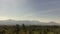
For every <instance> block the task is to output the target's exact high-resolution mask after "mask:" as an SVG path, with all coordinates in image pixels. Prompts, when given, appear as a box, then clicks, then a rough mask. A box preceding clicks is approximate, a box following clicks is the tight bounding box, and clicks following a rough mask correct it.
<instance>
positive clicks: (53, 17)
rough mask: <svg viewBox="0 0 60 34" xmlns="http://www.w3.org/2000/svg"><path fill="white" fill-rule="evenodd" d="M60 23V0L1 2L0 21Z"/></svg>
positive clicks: (4, 0) (8, 0)
mask: <svg viewBox="0 0 60 34" xmlns="http://www.w3.org/2000/svg"><path fill="white" fill-rule="evenodd" d="M6 19H14V20H38V21H42V22H49V21H55V22H60V0H0V20H6Z"/></svg>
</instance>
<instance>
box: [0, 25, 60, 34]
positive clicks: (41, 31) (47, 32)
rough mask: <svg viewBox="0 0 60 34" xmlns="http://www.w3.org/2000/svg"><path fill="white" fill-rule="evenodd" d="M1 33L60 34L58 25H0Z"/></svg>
mask: <svg viewBox="0 0 60 34" xmlns="http://www.w3.org/2000/svg"><path fill="white" fill-rule="evenodd" d="M0 34H60V26H57V25H44V26H42V25H29V26H27V25H24V24H23V25H18V24H17V25H0Z"/></svg>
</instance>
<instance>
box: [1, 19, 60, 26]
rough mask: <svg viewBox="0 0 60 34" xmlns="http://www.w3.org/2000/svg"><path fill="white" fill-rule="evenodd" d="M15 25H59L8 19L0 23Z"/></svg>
mask: <svg viewBox="0 0 60 34" xmlns="http://www.w3.org/2000/svg"><path fill="white" fill-rule="evenodd" d="M16 24H19V25H22V24H25V25H60V24H59V23H55V22H49V23H45V22H40V21H28V20H26V21H16V20H12V19H9V20H2V21H0V25H16Z"/></svg>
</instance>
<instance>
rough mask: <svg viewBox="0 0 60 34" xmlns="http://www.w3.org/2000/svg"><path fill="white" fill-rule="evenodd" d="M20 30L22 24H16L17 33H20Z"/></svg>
mask: <svg viewBox="0 0 60 34" xmlns="http://www.w3.org/2000/svg"><path fill="white" fill-rule="evenodd" d="M19 31H20V26H19V24H16V34H19Z"/></svg>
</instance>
